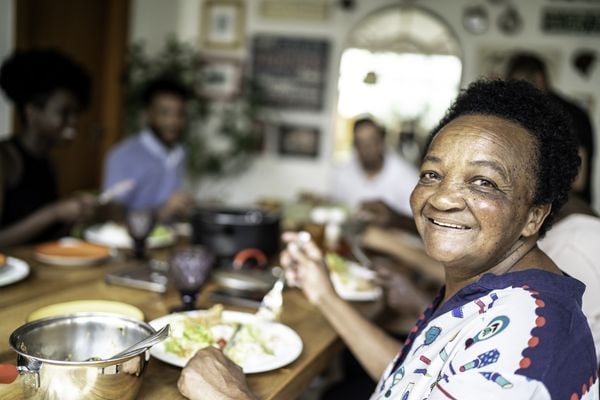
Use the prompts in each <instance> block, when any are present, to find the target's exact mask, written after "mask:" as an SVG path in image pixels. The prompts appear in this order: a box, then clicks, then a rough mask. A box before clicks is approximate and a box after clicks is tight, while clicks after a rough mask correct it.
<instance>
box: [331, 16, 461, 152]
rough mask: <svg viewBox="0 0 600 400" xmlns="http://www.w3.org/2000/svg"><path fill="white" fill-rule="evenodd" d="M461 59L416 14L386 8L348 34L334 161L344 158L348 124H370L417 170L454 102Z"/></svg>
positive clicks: (438, 24)
mask: <svg viewBox="0 0 600 400" xmlns="http://www.w3.org/2000/svg"><path fill="white" fill-rule="evenodd" d="M461 58H462V51H461V48H460V46H459V43H458V39H457V38H456V36H455V35H454V33H453V32H452V31H451V30H450V28H449V27H448V25H447V24H446V23H445V22H444V21H443V20H442V19H441V18H439V17H438V16H436V15H434V14H433V13H431V12H430V11H428V10H425V9H423V8H420V7H416V6H390V7H386V8H383V9H380V10H378V11H376V12H374V13H372V14H370V15H368V16H367V17H365V18H364V19H363V20H361V21H360V22H359V23H358V24H357V25H356V26H355V27H354V29H352V30H351V32H350V34H349V36H348V39H347V42H346V46H345V49H344V50H343V52H342V56H341V60H340V64H339V68H340V70H339V81H338V104H337V115H336V128H335V145H334V159H336V160H341V159H345V158H347V157H348V156H349V155H350V154H351V150H352V124H353V122H354V120H355V119H356V118H357V117H362V116H365V115H369V116H372V117H373V118H374V119H375V120H377V121H378V122H379V123H380V124H382V125H384V126H385V127H386V129H387V131H388V135H387V140H389V141H390V143H388V144H390V145H392V146H394V147H395V148H396V149H398V151H399V152H400V153H404V154H403V155H404V156H405V157H407V158H409V160H410V161H412V162H414V163H417V162H418V160H419V159H420V151H421V148H422V145H423V143H424V141H425V139H426V136H427V133H428V132H429V130H431V129H432V128H433V127H434V126H435V125H436V124H437V122H438V121H439V119H440V118H441V117H442V116H443V115H444V112H445V111H446V109H447V108H448V106H449V105H450V104H451V102H452V100H453V99H454V98H455V97H456V95H457V94H458V91H459V87H460V81H461V75H462V61H461Z"/></svg>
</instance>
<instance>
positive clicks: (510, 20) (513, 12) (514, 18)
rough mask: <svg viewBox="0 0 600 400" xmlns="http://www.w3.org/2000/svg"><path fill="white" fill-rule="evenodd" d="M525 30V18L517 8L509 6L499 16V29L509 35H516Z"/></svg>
mask: <svg viewBox="0 0 600 400" xmlns="http://www.w3.org/2000/svg"><path fill="white" fill-rule="evenodd" d="M522 28H523V18H522V17H521V15H520V14H519V12H518V11H517V9H516V8H514V7H512V6H509V7H508V8H506V10H504V11H502V12H501V13H500V15H499V16H498V29H499V30H500V32H503V33H506V34H507V35H514V34H515V33H518V32H520V31H521V29H522Z"/></svg>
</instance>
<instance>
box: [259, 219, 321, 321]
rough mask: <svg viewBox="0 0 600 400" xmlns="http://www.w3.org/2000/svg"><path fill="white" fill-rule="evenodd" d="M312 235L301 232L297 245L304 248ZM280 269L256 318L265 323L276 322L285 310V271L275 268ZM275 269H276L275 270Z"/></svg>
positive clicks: (261, 303)
mask: <svg viewBox="0 0 600 400" xmlns="http://www.w3.org/2000/svg"><path fill="white" fill-rule="evenodd" d="M310 240H311V237H310V233H308V232H305V231H301V232H299V233H298V237H297V238H296V241H295V243H296V245H298V247H300V248H303V247H304V246H306V245H307V244H308V242H310ZM275 268H277V269H279V276H278V278H277V281H275V284H274V285H273V287H272V288H271V290H269V292H268V293H267V294H266V295H265V297H263V299H262V301H261V302H260V306H259V307H258V310H257V311H256V314H255V315H256V316H257V317H258V318H260V319H262V320H264V321H276V320H278V319H279V317H280V316H281V309H282V308H283V296H282V292H283V288H284V287H285V271H284V270H283V268H281V267H275ZM275 268H274V269H275Z"/></svg>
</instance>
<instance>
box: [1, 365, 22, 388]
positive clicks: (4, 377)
mask: <svg viewBox="0 0 600 400" xmlns="http://www.w3.org/2000/svg"><path fill="white" fill-rule="evenodd" d="M18 376H19V370H18V369H17V367H16V366H14V365H12V364H0V384H7V383H13V382H14V381H15V379H17V377H18Z"/></svg>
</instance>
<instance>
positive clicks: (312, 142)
mask: <svg viewBox="0 0 600 400" xmlns="http://www.w3.org/2000/svg"><path fill="white" fill-rule="evenodd" d="M319 141H320V138H319V129H317V128H315V127H306V126H296V125H281V126H280V127H279V154H281V155H286V156H299V157H308V158H315V157H317V156H318V155H319Z"/></svg>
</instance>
